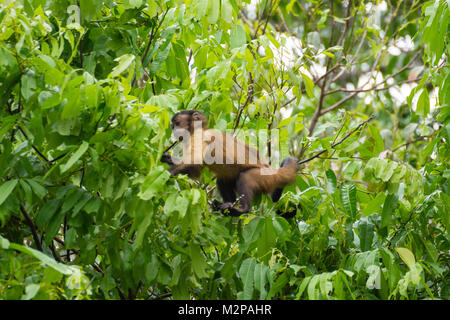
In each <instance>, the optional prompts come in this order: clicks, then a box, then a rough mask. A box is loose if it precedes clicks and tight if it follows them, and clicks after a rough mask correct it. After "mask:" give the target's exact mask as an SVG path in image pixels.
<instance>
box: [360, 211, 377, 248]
mask: <svg viewBox="0 0 450 320" xmlns="http://www.w3.org/2000/svg"><path fill="white" fill-rule="evenodd" d="M358 232H359V247H360V248H361V250H362V251H368V250H370V248H371V246H372V241H373V237H374V233H375V232H374V225H373V223H371V222H369V221H368V220H367V218H365V217H364V219H361V221H360V223H359V224H358Z"/></svg>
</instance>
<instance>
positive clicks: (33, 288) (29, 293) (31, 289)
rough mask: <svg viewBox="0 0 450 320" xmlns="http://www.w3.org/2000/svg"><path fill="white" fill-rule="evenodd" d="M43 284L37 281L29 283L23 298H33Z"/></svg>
mask: <svg viewBox="0 0 450 320" xmlns="http://www.w3.org/2000/svg"><path fill="white" fill-rule="evenodd" d="M40 288H41V286H40V285H39V284H36V283H32V284H29V285H27V286H26V287H25V294H24V295H23V296H22V300H31V299H33V298H34V296H35V295H36V294H37V293H38V291H39V289H40Z"/></svg>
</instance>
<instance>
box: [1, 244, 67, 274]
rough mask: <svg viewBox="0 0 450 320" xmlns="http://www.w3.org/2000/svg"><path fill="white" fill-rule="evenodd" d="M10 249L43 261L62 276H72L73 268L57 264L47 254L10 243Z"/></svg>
mask: <svg viewBox="0 0 450 320" xmlns="http://www.w3.org/2000/svg"><path fill="white" fill-rule="evenodd" d="M9 248H10V249H13V250H18V251H21V252H23V253H26V254H28V255H30V256H33V257H35V258H36V259H38V260H39V261H41V262H42V263H44V264H45V265H48V266H49V267H51V268H53V269H55V270H56V271H58V272H60V273H62V274H66V275H70V274H72V269H71V267H69V266H66V265H64V264H62V263H59V262H56V261H55V260H54V259H52V258H50V257H49V256H47V255H46V254H44V253H42V252H40V251H38V250H35V249H33V248H29V247H25V246H22V245H20V244H16V243H10V246H9Z"/></svg>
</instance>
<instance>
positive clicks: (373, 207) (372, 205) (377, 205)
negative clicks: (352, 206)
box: [362, 192, 386, 216]
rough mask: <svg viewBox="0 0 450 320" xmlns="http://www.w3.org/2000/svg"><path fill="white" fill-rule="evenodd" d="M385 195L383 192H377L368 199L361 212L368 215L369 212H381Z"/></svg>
mask: <svg viewBox="0 0 450 320" xmlns="http://www.w3.org/2000/svg"><path fill="white" fill-rule="evenodd" d="M385 199H386V195H385V194H384V193H382V192H381V193H379V194H377V196H376V197H375V198H374V199H372V200H370V202H369V203H368V204H367V206H366V207H365V208H364V209H363V210H362V214H363V215H365V216H370V215H371V214H373V213H375V212H378V213H381V211H382V209H381V205H382V204H383V203H384V200H385Z"/></svg>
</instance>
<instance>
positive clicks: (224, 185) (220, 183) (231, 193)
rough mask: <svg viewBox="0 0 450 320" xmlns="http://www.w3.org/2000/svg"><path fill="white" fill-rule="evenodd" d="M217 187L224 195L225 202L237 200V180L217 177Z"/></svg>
mask: <svg viewBox="0 0 450 320" xmlns="http://www.w3.org/2000/svg"><path fill="white" fill-rule="evenodd" d="M217 188H218V189H219V192H220V195H221V196H222V199H223V202H232V203H233V202H235V201H236V193H235V190H236V180H225V179H219V178H218V179H217Z"/></svg>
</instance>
